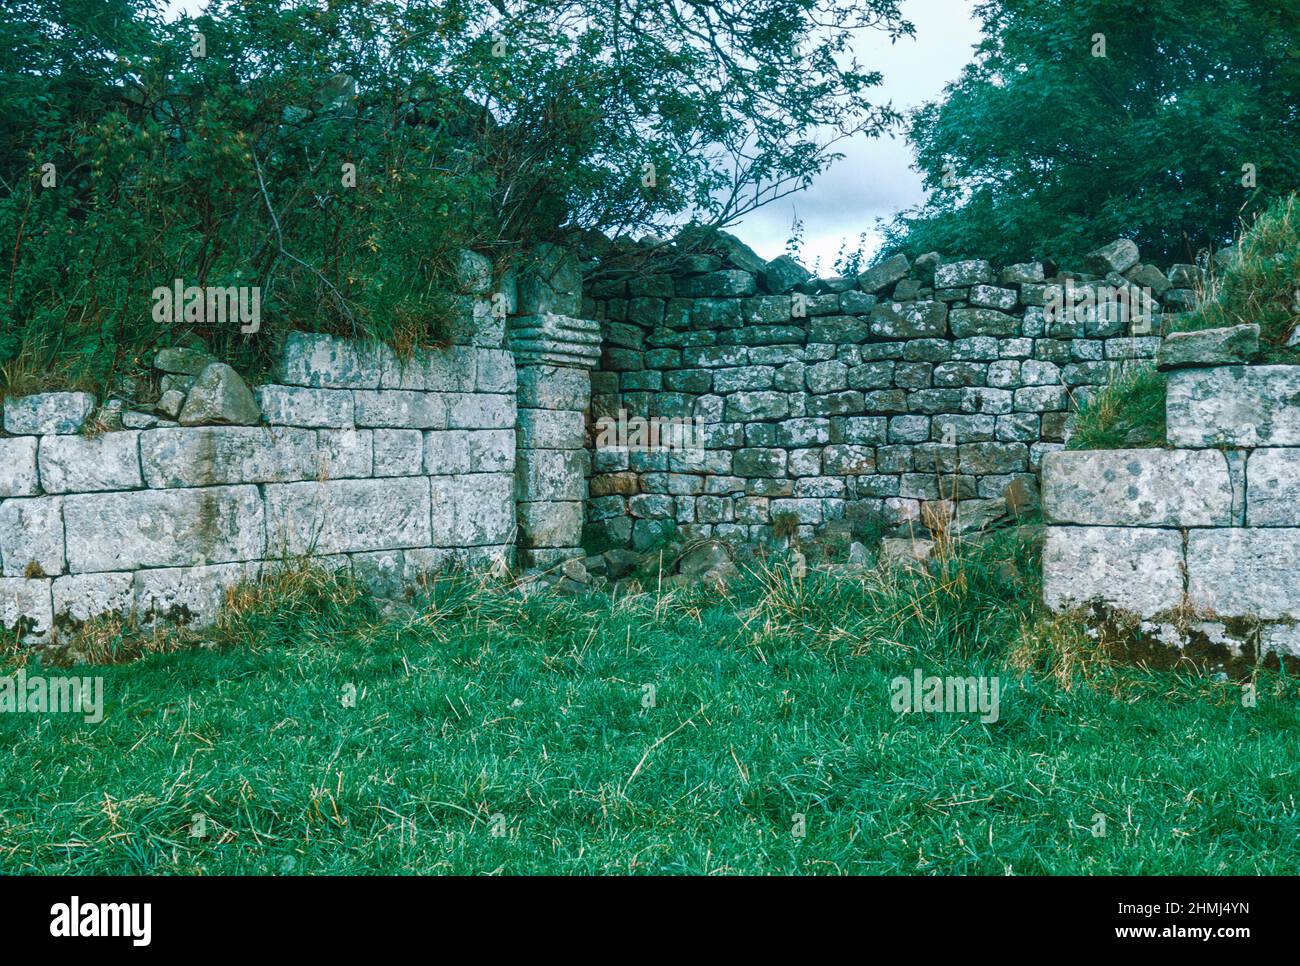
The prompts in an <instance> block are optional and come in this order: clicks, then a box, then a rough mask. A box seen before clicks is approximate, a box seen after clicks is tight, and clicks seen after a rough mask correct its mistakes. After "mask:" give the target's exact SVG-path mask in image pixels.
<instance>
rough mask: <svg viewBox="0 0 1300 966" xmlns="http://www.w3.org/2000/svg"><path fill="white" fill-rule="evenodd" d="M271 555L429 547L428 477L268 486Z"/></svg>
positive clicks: (268, 539) (267, 543) (267, 507)
mask: <svg viewBox="0 0 1300 966" xmlns="http://www.w3.org/2000/svg"><path fill="white" fill-rule="evenodd" d="M265 492H266V520H267V533H266V549H267V556H269V557H281V556H287V557H297V556H302V555H306V554H313V555H314V554H331V553H356V552H365V551H370V550H399V549H402V548H404V547H427V546H429V545H430V544H431V542H432V541H431V540H430V533H431V531H430V517H429V509H430V502H429V481H428V479H427V478H425V477H422V476H420V477H396V478H389V479H376V480H331V481H329V482H325V483H313V482H304V483H278V484H270V485H268V486H266V487H265Z"/></svg>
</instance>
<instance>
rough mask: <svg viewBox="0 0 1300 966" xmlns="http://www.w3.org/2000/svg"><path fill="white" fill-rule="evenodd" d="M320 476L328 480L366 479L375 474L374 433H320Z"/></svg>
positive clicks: (341, 430) (318, 449) (326, 430)
mask: <svg viewBox="0 0 1300 966" xmlns="http://www.w3.org/2000/svg"><path fill="white" fill-rule="evenodd" d="M316 445H317V458H318V460H319V467H320V469H319V472H318V473H317V474H315V478H319V479H325V480H341V479H356V478H359V477H367V476H370V475H371V474H372V472H373V471H374V430H370V429H318V430H317V431H316Z"/></svg>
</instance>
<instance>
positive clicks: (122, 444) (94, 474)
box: [40, 432, 143, 493]
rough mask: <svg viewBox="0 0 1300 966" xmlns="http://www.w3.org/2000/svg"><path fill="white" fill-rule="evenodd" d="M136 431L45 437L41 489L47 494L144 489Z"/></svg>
mask: <svg viewBox="0 0 1300 966" xmlns="http://www.w3.org/2000/svg"><path fill="white" fill-rule="evenodd" d="M139 436H140V434H139V433H135V432H120V433H103V434H101V435H99V436H44V437H42V438H41V450H40V467H41V486H42V488H43V489H44V490H45V492H46V493H88V492H91V491H95V490H130V489H134V488H136V487H139V486H142V485H143V484H142V483H141V482H140V457H139V455H138V452H137V449H136V441H137V439H138V438H139Z"/></svg>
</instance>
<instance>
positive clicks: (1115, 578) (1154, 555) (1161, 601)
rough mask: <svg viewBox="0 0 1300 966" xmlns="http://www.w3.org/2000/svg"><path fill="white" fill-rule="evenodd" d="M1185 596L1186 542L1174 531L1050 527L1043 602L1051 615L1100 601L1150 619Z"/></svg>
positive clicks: (1044, 573)
mask: <svg viewBox="0 0 1300 966" xmlns="http://www.w3.org/2000/svg"><path fill="white" fill-rule="evenodd" d="M1182 597H1183V538H1182V535H1181V534H1180V533H1178V532H1177V531H1176V530H1156V529H1149V528H1138V527H1048V529H1047V542H1046V545H1045V546H1044V548H1043V601H1044V603H1046V604H1047V606H1048V607H1050V608H1052V609H1053V610H1069V609H1070V608H1073V607H1078V606H1081V605H1084V604H1089V603H1093V602H1100V603H1103V604H1106V605H1108V606H1109V607H1112V608H1116V609H1119V610H1123V611H1129V612H1133V613H1136V614H1139V615H1141V616H1143V617H1150V616H1152V615H1154V614H1158V613H1161V612H1163V611H1168V610H1172V609H1173V608H1175V607H1177V606H1178V605H1179V604H1180V603H1181V601H1182Z"/></svg>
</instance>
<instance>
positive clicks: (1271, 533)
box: [1187, 527, 1300, 620]
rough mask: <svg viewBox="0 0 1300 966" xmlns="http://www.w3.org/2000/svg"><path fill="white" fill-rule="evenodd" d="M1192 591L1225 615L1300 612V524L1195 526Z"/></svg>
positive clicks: (1190, 544)
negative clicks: (1294, 526)
mask: <svg viewBox="0 0 1300 966" xmlns="http://www.w3.org/2000/svg"><path fill="white" fill-rule="evenodd" d="M1187 596H1188V599H1189V601H1190V603H1191V604H1192V605H1193V606H1195V607H1204V608H1208V609H1209V610H1211V611H1213V612H1214V613H1215V614H1218V615H1219V616H1222V617H1246V616H1250V617H1259V618H1263V619H1264V620H1277V619H1280V618H1300V530H1295V529H1277V528H1271V529H1270V528H1260V529H1255V528H1242V527H1233V528H1229V529H1223V530H1193V531H1191V533H1189V534H1188V536H1187Z"/></svg>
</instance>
